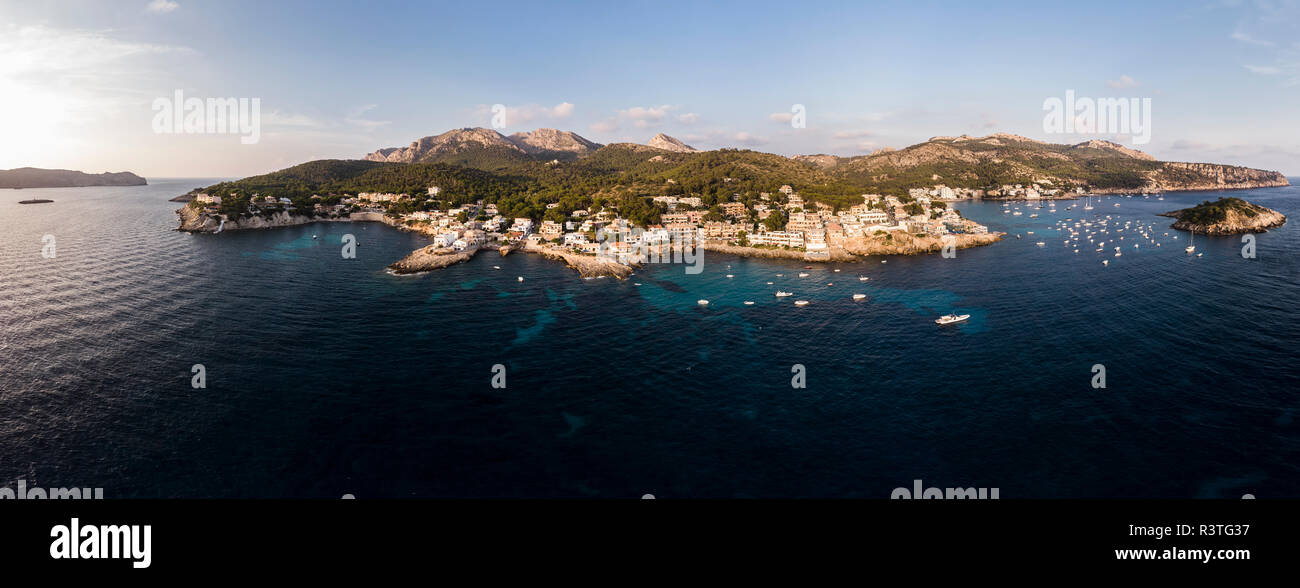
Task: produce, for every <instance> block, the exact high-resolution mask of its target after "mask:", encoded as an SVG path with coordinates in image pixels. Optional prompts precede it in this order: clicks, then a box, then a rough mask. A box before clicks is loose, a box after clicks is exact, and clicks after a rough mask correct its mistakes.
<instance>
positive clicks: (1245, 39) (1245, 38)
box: [1231, 28, 1276, 47]
mask: <svg viewBox="0 0 1300 588" xmlns="http://www.w3.org/2000/svg"><path fill="white" fill-rule="evenodd" d="M1231 37H1232V40H1234V41H1240V42H1242V43H1245V44H1247V45H1255V46H1257V47H1273V46H1275V45H1276V43H1274V42H1272V41H1266V40H1264V39H1256V38H1255V37H1253V36H1251V35H1250V33H1247V32H1245V31H1243V30H1241V28H1238V29H1237V30H1235V31H1232V35H1231Z"/></svg>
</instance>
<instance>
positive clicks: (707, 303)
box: [695, 298, 709, 306]
mask: <svg viewBox="0 0 1300 588" xmlns="http://www.w3.org/2000/svg"><path fill="white" fill-rule="evenodd" d="M695 303H696V304H698V305H700V306H708V305H709V301H708V300H705V299H703V298H701V299H699V300H696V301H695Z"/></svg>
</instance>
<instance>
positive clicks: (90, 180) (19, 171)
mask: <svg viewBox="0 0 1300 588" xmlns="http://www.w3.org/2000/svg"><path fill="white" fill-rule="evenodd" d="M147 184H148V182H146V181H145V179H144V178H142V177H140V176H137V175H135V174H133V173H131V172H104V173H102V174H88V173H85V172H79V171H73V170H68V169H40V168H35V167H20V168H16V169H4V170H0V188H84V187H88V186H144V185H147Z"/></svg>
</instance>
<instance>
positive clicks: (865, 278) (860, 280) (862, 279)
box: [858, 276, 871, 282]
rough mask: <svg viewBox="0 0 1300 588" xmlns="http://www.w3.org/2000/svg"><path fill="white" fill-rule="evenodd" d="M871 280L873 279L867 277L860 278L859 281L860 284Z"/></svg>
mask: <svg viewBox="0 0 1300 588" xmlns="http://www.w3.org/2000/svg"><path fill="white" fill-rule="evenodd" d="M870 279H871V278H868V277H866V276H858V281H859V282H865V281H867V280H870Z"/></svg>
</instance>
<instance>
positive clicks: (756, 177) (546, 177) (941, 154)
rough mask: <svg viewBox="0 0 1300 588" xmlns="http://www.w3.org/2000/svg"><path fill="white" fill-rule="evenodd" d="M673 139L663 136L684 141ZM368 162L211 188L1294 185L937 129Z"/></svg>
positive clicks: (1105, 148)
mask: <svg viewBox="0 0 1300 588" xmlns="http://www.w3.org/2000/svg"><path fill="white" fill-rule="evenodd" d="M663 139H669V140H671V141H672V142H677V143H680V142H679V141H676V140H675V139H672V138H671V137H666V136H665V137H664V138H663ZM663 139H661V140H660V142H659V144H671V143H665V141H664V140H663ZM367 157H368V159H365V160H320V161H313V162H308V163H304V164H301V165H297V166H294V167H291V168H287V169H284V170H280V171H277V172H274V173H270V174H265V175H261V176H253V177H249V178H244V179H242V180H238V181H235V182H229V183H226V184H222V185H218V186H213V187H211V188H210V190H211V191H214V192H216V193H223V192H228V191H246V192H258V193H262V194H276V195H283V196H288V197H291V198H292V197H295V196H297V197H303V196H307V195H311V194H328V193H356V192H363V191H365V192H398V193H407V194H413V195H416V196H419V197H420V199H423V198H424V196H425V195H426V189H427V188H428V187H429V186H438V187H440V188H441V190H442V195H441V196H440V198H439V200H440V203H439V204H440V205H441V206H455V205H458V204H463V203H465V202H471V201H475V200H479V199H482V200H486V201H489V202H496V203H498V207H499V208H501V210H502V211H503V213H508V214H510V215H512V216H529V217H533V218H542V216H543V215H544V214H545V213H546V211H547V208H546V204H548V203H560V205H561V206H559V207H558V208H559V209H561V210H562V211H564V212H568V211H572V210H575V209H577V208H585V207H588V206H591V205H592V204H599V203H611V204H618V205H620V209H621V210H624V212H626V211H627V210H629V209H632V210H635V209H642V208H646V209H653V208H654V206H653V205H652V204H650V203H649V198H651V197H654V196H684V195H690V196H699V197H700V198H701V199H702V200H703V201H704V204H705V206H713V205H715V204H717V203H719V202H724V201H730V200H733V199H739V200H742V201H753V200H756V199H757V198H758V195H759V193H762V192H769V193H775V192H776V191H777V189H778V188H779V187H780V186H782V185H790V186H792V187H794V188H795V189H796V190H797V191H798V192H799V193H800V194H801V195H803V197H804V198H805V199H810V200H814V201H820V202H824V203H827V204H831V205H833V206H837V207H842V206H849V205H852V204H857V203H859V202H861V201H862V199H861V195H862V194H865V193H880V194H896V195H903V194H906V192H907V190H908V189H909V188H916V187H930V186H935V185H940V184H942V185H946V186H949V187H952V188H970V189H987V188H996V187H998V186H1001V185H1005V184H1025V185H1028V184H1033V183H1045V182H1050V183H1051V185H1052V186H1055V187H1057V188H1062V189H1073V188H1078V187H1081V188H1084V189H1087V190H1092V191H1117V190H1128V191H1137V190H1143V189H1147V190H1169V191H1175V190H1203V189H1230V188H1255V187H1261V186H1275V185H1286V178H1285V177H1283V176H1282V175H1281V174H1279V173H1277V172H1269V171H1263V170H1256V169H1250V168H1244V167H1236V166H1227V165H1218V164H1203V163H1171V162H1160V161H1155V160H1154V159H1152V158H1151V157H1150V156H1148V155H1146V154H1144V153H1141V152H1139V151H1135V150H1132V149H1128V148H1125V147H1123V146H1120V145H1117V144H1115V143H1109V142H1106V141H1088V142H1085V143H1079V144H1075V145H1061V144H1052V143H1044V142H1040V141H1035V140H1032V139H1027V138H1025V137H1019V136H1015V135H1006V134H998V135H990V136H987V137H966V136H962V137H935V138H933V139H930V140H929V141H926V142H924V143H920V144H917V145H913V146H911V147H908V148H906V149H901V150H896V151H894V150H882V151H880V152H877V153H873V154H870V155H863V156H857V157H836V156H829V155H817V156H796V157H784V156H780V155H775V154H771V153H762V152H758V151H751V150H745V149H719V150H713V151H687V150H670V149H664V148H657V147H651V146H648V145H638V144H632V143H614V144H609V145H603V146H602V145H599V144H596V143H593V142H591V141H587V140H586V139H583V138H582V137H580V136H578V135H576V134H574V133H568V132H562V131H554V130H551V129H539V130H538V131H533V132H532V133H517V134H515V135H512V136H510V137H505V136H503V135H501V134H499V133H497V132H496V131H493V130H490V129H456V130H453V131H448V132H447V133H443V134H442V135H437V136H434V137H426V138H424V139H421V140H419V141H416V142H414V143H412V145H411V147H407V148H402V149H398V148H390V149H384V150H380V151H376V152H375V153H372V154H370V155H368V156H367ZM377 160H382V161H377ZM557 214H559V213H557Z"/></svg>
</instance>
